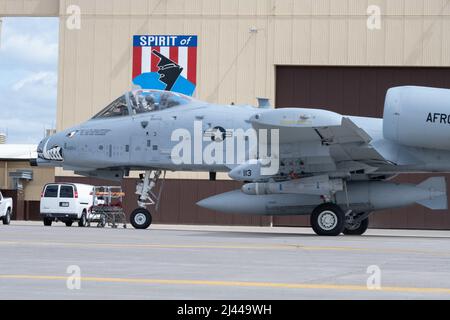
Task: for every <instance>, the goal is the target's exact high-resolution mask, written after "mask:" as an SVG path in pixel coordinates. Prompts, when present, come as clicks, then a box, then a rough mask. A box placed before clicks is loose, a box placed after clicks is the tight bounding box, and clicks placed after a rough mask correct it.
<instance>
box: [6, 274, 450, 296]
mask: <svg viewBox="0 0 450 320" xmlns="http://www.w3.org/2000/svg"><path fill="white" fill-rule="evenodd" d="M67 279H68V278H67V277H64V276H37V275H0V280H47V281H66V280H67ZM81 281H85V282H95V283H123V284H148V285H194V286H216V287H249V288H278V289H311V290H339V291H367V292H397V293H427V294H448V295H450V288H414V287H381V288H380V289H376V290H370V289H368V288H367V287H365V286H357V285H339V284H308V283H276V282H246V281H208V280H164V279H137V278H99V277H82V278H81Z"/></svg>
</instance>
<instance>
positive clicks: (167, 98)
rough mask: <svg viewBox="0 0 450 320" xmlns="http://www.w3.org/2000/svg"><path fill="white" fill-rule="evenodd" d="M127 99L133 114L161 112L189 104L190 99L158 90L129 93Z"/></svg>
mask: <svg viewBox="0 0 450 320" xmlns="http://www.w3.org/2000/svg"><path fill="white" fill-rule="evenodd" d="M129 97H130V102H131V110H132V113H133V114H141V113H148V112H155V111H162V110H166V109H170V108H173V107H177V106H182V105H186V104H189V103H190V102H191V99H190V98H189V97H187V96H184V95H181V94H178V93H175V92H170V91H158V90H137V91H131V92H130V93H129Z"/></svg>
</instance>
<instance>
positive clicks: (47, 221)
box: [44, 218, 53, 227]
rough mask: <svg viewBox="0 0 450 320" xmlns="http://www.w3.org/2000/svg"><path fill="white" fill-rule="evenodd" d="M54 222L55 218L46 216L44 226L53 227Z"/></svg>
mask: <svg viewBox="0 0 450 320" xmlns="http://www.w3.org/2000/svg"><path fill="white" fill-rule="evenodd" d="M52 223H53V220H52V219H50V218H44V226H46V227H51V226H52Z"/></svg>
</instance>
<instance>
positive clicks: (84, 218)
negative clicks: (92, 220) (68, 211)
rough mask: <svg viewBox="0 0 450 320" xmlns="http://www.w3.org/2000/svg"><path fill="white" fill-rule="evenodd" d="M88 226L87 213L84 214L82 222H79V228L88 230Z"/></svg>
mask: <svg viewBox="0 0 450 320" xmlns="http://www.w3.org/2000/svg"><path fill="white" fill-rule="evenodd" d="M86 226H87V219H86V212H83V214H82V215H81V218H80V221H78V227H80V228H86Z"/></svg>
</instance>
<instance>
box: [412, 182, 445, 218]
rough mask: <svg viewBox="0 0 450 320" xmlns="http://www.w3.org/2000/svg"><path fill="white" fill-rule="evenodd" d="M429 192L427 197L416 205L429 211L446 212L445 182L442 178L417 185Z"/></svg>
mask: <svg viewBox="0 0 450 320" xmlns="http://www.w3.org/2000/svg"><path fill="white" fill-rule="evenodd" d="M417 187H418V188H420V189H423V190H427V191H429V197H428V198H427V199H425V200H422V201H418V202H417V203H418V204H420V205H422V206H424V207H427V208H429V209H431V210H447V209H448V202H447V182H446V180H445V178H444V177H433V178H429V179H427V180H425V181H424V182H422V183H420V184H418V185H417Z"/></svg>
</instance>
